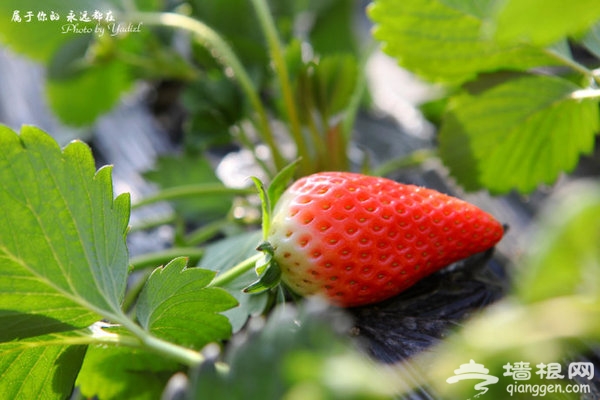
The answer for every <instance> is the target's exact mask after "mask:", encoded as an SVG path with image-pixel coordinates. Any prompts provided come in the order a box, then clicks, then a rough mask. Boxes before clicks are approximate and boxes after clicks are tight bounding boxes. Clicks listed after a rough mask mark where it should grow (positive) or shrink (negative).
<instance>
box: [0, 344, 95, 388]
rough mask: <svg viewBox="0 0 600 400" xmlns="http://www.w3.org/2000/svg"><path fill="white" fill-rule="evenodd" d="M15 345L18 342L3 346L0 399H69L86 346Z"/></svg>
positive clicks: (0, 349) (1, 353)
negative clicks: (20, 346) (21, 346)
mask: <svg viewBox="0 0 600 400" xmlns="http://www.w3.org/2000/svg"><path fill="white" fill-rule="evenodd" d="M15 345H16V346H18V345H19V343H18V342H11V343H2V344H0V398H2V399H47V400H53V399H57V400H62V399H66V398H69V396H70V394H71V392H72V390H73V384H74V382H75V378H76V376H77V373H78V372H79V368H80V367H81V362H82V361H83V356H84V354H85V349H86V347H85V346H69V345H51V346H35V345H33V344H32V343H29V344H28V346H23V348H21V349H20V350H15V349H14V347H15ZM7 347H12V348H7Z"/></svg>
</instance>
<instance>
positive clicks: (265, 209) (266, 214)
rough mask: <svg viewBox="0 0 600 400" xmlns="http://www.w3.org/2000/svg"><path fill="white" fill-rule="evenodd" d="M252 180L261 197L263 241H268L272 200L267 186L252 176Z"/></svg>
mask: <svg viewBox="0 0 600 400" xmlns="http://www.w3.org/2000/svg"><path fill="white" fill-rule="evenodd" d="M250 178H251V179H252V182H254V185H255V186H256V190H257V191H258V196H259V197H260V205H261V212H262V233H263V240H267V236H268V235H269V229H270V228H271V213H272V208H271V199H269V195H268V193H267V189H265V185H264V184H263V183H262V182H261V180H260V179H258V178H257V177H255V176H251V177H250Z"/></svg>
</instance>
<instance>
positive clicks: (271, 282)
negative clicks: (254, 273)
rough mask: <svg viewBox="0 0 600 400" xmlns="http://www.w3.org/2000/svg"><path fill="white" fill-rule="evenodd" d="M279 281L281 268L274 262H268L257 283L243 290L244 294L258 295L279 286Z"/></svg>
mask: <svg viewBox="0 0 600 400" xmlns="http://www.w3.org/2000/svg"><path fill="white" fill-rule="evenodd" d="M280 281H281V268H279V264H277V263H276V262H275V261H274V260H269V263H268V265H267V266H266V268H265V269H264V272H263V273H262V274H261V275H260V277H259V278H258V280H257V281H255V282H253V283H251V284H250V285H248V286H246V287H245V288H244V293H248V294H258V293H263V292H266V291H267V290H270V289H272V288H274V287H275V286H277V285H279V282H280Z"/></svg>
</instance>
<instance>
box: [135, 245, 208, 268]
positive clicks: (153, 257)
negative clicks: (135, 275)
mask: <svg viewBox="0 0 600 400" xmlns="http://www.w3.org/2000/svg"><path fill="white" fill-rule="evenodd" d="M203 255H204V250H202V249H199V248H197V247H172V248H170V249H167V250H162V251H157V252H155V253H148V254H142V255H140V256H137V257H132V258H131V260H130V261H129V264H130V265H131V270H132V271H138V270H140V269H144V268H156V267H158V266H160V265H165V264H167V263H168V262H169V261H171V260H173V259H174V258H177V257H181V256H185V257H189V258H190V259H192V260H198V259H200V258H202V256H203Z"/></svg>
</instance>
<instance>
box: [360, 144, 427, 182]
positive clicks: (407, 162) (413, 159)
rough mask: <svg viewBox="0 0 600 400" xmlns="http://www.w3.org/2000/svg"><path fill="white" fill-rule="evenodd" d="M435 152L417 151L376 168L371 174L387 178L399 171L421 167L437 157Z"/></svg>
mask: <svg viewBox="0 0 600 400" xmlns="http://www.w3.org/2000/svg"><path fill="white" fill-rule="evenodd" d="M436 154H437V153H436V152H435V150H432V149H420V150H415V151H413V152H412V153H410V154H409V155H407V156H403V157H400V158H395V159H393V160H389V161H387V162H385V163H383V164H381V165H380V166H379V167H377V168H375V169H374V170H373V171H372V172H371V173H372V175H375V176H386V175H388V174H389V173H391V172H394V171H396V170H398V169H402V168H408V167H415V166H418V165H421V164H422V163H423V162H424V161H425V160H428V159H430V158H433V157H435V156H436Z"/></svg>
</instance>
